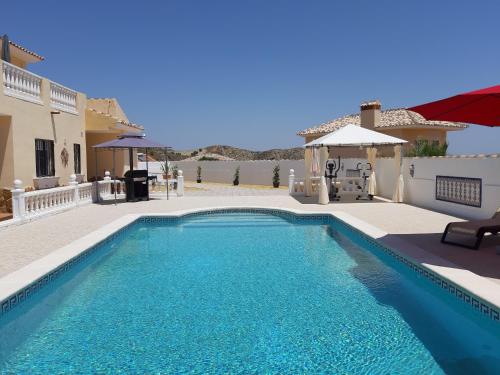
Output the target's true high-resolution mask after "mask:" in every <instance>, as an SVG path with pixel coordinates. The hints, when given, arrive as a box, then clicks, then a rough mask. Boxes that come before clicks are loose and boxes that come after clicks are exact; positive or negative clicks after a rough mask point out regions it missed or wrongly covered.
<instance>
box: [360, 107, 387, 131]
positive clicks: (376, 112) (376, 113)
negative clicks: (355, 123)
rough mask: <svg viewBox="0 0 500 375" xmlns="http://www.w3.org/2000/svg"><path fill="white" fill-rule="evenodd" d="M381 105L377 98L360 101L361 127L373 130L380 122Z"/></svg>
mask: <svg viewBox="0 0 500 375" xmlns="http://www.w3.org/2000/svg"><path fill="white" fill-rule="evenodd" d="M381 107H382V105H381V104H380V101H378V100H371V101H369V102H364V103H361V106H360V108H361V110H360V116H361V127H362V128H366V129H371V130H374V128H375V127H376V126H378V124H379V123H380V108H381Z"/></svg>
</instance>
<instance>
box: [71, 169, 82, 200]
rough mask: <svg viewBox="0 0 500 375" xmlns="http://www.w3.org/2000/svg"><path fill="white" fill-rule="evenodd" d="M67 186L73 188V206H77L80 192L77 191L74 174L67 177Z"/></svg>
mask: <svg viewBox="0 0 500 375" xmlns="http://www.w3.org/2000/svg"><path fill="white" fill-rule="evenodd" d="M69 186H72V187H73V189H74V190H73V205H74V206H78V202H79V200H80V192H79V189H78V182H77V181H76V174H74V173H73V174H72V175H71V176H69Z"/></svg>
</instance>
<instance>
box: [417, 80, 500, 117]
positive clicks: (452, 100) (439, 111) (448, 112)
mask: <svg viewBox="0 0 500 375" xmlns="http://www.w3.org/2000/svg"><path fill="white" fill-rule="evenodd" d="M408 109H409V110H410V111H414V112H417V113H420V114H421V115H422V116H424V118H425V119H427V120H436V121H455V122H467V123H471V124H478V125H484V126H500V85H497V86H492V87H488V88H485V89H480V90H476V91H470V92H466V93H463V94H459V95H455V96H451V97H449V98H446V99H441V100H437V101H434V102H430V103H426V104H422V105H418V106H416V107H411V108H408Z"/></svg>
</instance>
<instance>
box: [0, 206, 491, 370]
mask: <svg viewBox="0 0 500 375" xmlns="http://www.w3.org/2000/svg"><path fill="white" fill-rule="evenodd" d="M498 326H499V324H498V323H496V322H493V321H492V320H491V319H487V318H485V317H484V316H482V315H481V314H480V313H478V312H476V311H474V310H473V309H471V308H470V306H468V305H466V304H465V303H463V302H461V301H459V300H458V299H457V298H456V297H455V296H452V295H450V294H449V293H446V292H444V291H443V290H442V289H440V288H438V287H436V286H435V285H434V284H432V283H430V282H429V281H428V280H427V279H426V278H423V277H421V276H419V275H418V274H417V273H415V272H413V271H412V270H411V269H409V268H408V267H407V266H406V265H404V264H402V263H401V262H399V261H398V260H396V259H395V258H394V257H392V256H390V255H388V254H387V253H384V252H381V251H380V250H378V249H377V248H376V247H375V246H373V245H372V244H370V242H368V241H365V240H363V239H362V238H361V237H360V236H357V235H356V234H355V233H354V232H352V231H349V230H347V229H346V227H345V226H343V225H340V223H339V222H338V221H336V220H335V219H333V218H331V217H327V216H324V217H322V216H314V217H307V218H301V217H295V216H294V215H291V214H288V215H280V214H268V213H265V212H257V211H255V212H225V213H210V214H198V215H193V216H190V217H185V218H148V217H146V218H142V219H140V220H138V221H137V222H135V223H133V224H132V225H130V226H129V227H128V228H126V230H124V231H122V232H121V233H120V234H119V235H117V236H115V237H114V238H113V240H112V241H106V242H105V243H103V244H101V245H99V246H98V248H97V249H96V250H95V251H93V252H92V254H91V255H89V256H88V257H86V258H85V259H84V260H83V261H81V262H79V263H78V264H76V265H75V266H74V267H72V268H71V269H70V270H69V271H67V272H65V273H64V274H62V275H60V276H59V277H58V278H57V279H55V280H54V281H52V282H51V283H49V284H48V285H47V286H46V287H44V288H42V289H40V291H38V292H37V293H36V294H35V295H33V296H32V297H31V298H30V299H29V300H27V301H25V302H23V303H22V304H19V305H18V306H16V307H15V308H14V309H12V310H11V311H9V312H8V313H6V314H4V315H3V316H2V318H1V319H0V369H1V371H2V372H5V373H70V372H76V371H77V370H78V371H79V372H80V373H92V372H94V373H95V372H108V373H114V372H118V371H123V372H128V373H137V372H140V373H178V372H188V371H191V372H195V373H205V372H232V373H234V372H245V373H247V372H258V373H263V372H266V373H269V372H280V373H283V372H288V373H290V372H293V373H297V372H328V373H404V374H411V373H415V374H421V373H426V374H428V373H443V372H446V373H494V372H496V371H497V370H498V368H500V354H499V353H500V350H499V348H500V331H499V327H498Z"/></svg>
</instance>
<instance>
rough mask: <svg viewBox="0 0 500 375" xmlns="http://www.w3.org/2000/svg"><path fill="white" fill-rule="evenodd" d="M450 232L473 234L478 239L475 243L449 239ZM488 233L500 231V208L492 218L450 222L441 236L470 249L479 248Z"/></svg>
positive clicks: (442, 239)
mask: <svg viewBox="0 0 500 375" xmlns="http://www.w3.org/2000/svg"><path fill="white" fill-rule="evenodd" d="M449 233H455V234H460V235H465V236H473V237H476V241H475V243H474V245H466V244H463V243H461V242H455V241H448V240H447V239H446V237H447V235H448V234H449ZM486 233H491V234H498V233H500V209H498V210H497V211H496V212H495V214H494V215H493V217H492V218H491V219H486V220H472V221H462V222H454V223H449V224H448V225H447V226H446V229H445V230H444V233H443V236H442V237H441V242H442V243H447V244H451V245H457V246H462V247H466V248H469V249H478V248H479V246H480V245H481V241H482V240H483V237H484V235H485V234H486Z"/></svg>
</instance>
